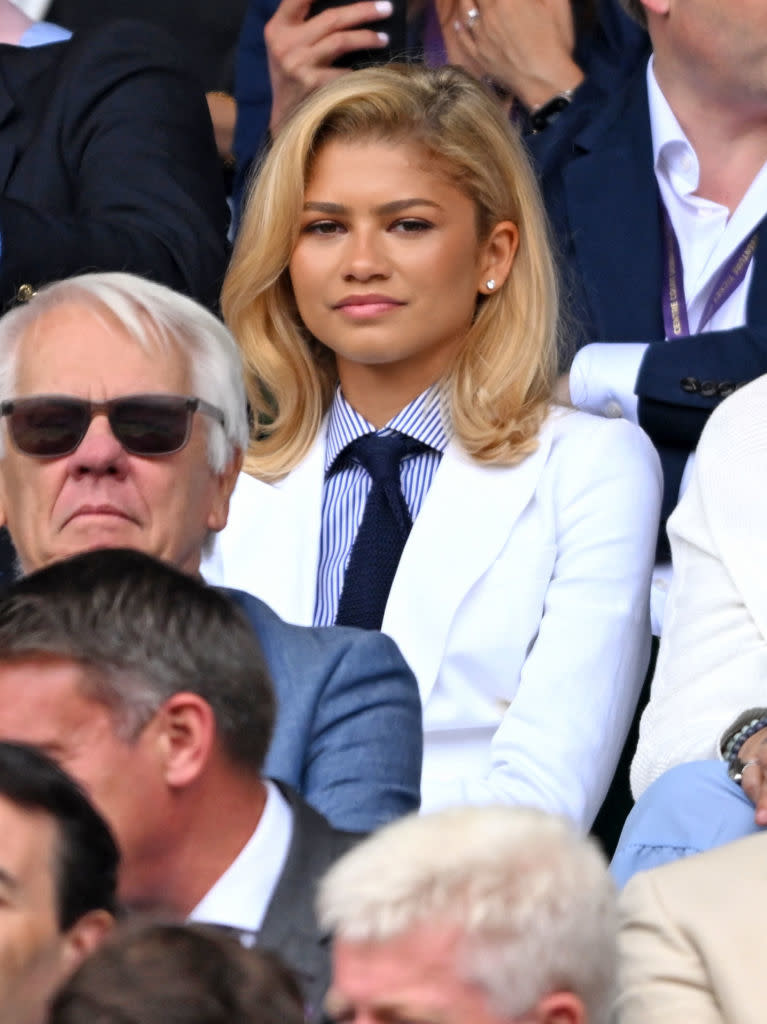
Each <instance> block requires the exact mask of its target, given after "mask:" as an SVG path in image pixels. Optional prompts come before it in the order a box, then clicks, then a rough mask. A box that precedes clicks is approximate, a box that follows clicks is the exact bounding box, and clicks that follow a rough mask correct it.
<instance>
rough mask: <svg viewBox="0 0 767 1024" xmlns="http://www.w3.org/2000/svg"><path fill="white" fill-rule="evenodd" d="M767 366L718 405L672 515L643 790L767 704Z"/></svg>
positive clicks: (638, 787) (637, 775)
mask: <svg viewBox="0 0 767 1024" xmlns="http://www.w3.org/2000/svg"><path fill="white" fill-rule="evenodd" d="M765 481H767V378H765V377H763V378H761V379H760V380H757V381H755V382H754V383H753V384H751V385H750V386H749V387H747V388H744V389H743V390H741V391H738V392H737V393H736V394H735V395H733V396H732V397H731V398H729V399H727V401H726V402H725V403H724V404H723V405H722V407H721V408H720V409H718V410H717V411H716V412H715V413H714V415H713V416H712V417H711V420H710V421H709V424H708V426H707V427H706V429H705V431H704V432H703V436H702V437H701V442H700V445H699V447H698V451H697V454H696V459H695V464H694V468H693V472H692V476H691V480H690V484H689V486H688V488H687V491H686V492H685V494H684V496H683V498H682V500H681V501H680V503H679V506H678V507H677V509H676V511H675V512H674V514H673V515H672V517H671V519H670V520H669V528H668V529H669V537H670V539H671V552H672V557H673V562H674V576H673V580H672V583H671V588H670V590H669V595H668V600H667V604H666V614H665V618H664V622H663V636H662V639H661V646H660V651H659V654H658V663H657V667H656V670H655V676H654V677H653V682H652V689H651V692H650V701H649V703H648V705H647V708H646V709H645V712H644V714H643V716H642V720H641V723H640V731H639V743H638V746H637V752H636V755H635V757H634V761H633V763H632V766H631V785H632V791H633V793H634V797H635V798H637V797H639V796H640V794H641V793H642V792H643V791H644V790H645V788H646V787H647V786H648V785H649V784H650V783H651V782H652V781H653V780H654V779H656V778H657V777H658V776H659V775H661V774H662V773H663V772H664V771H666V770H667V769H668V768H670V767H671V766H672V765H676V764H680V763H682V762H685V761H693V760H698V759H704V758H713V757H717V756H718V740H719V736H720V735H721V733H722V732H723V731H724V730H725V729H726V728H727V727H728V726H729V725H730V723H731V722H732V721H733V720H734V719H735V718H736V717H737V716H738V715H739V714H741V713H742V712H743V711H745V710H746V709H748V708H753V707H761V706H764V705H765V704H767V682H766V681H767V593H766V592H765V588H764V583H763V578H762V567H763V566H764V565H765V563H767V531H765V528H764V521H765V511H766V507H767V491H766V490H765Z"/></svg>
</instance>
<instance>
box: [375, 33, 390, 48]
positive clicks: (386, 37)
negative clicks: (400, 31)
mask: <svg viewBox="0 0 767 1024" xmlns="http://www.w3.org/2000/svg"><path fill="white" fill-rule="evenodd" d="M376 35H377V36H378V38H379V39H380V40H381V43H382V44H383V45H384V46H386V44H387V43H388V42H389V33H388V32H376Z"/></svg>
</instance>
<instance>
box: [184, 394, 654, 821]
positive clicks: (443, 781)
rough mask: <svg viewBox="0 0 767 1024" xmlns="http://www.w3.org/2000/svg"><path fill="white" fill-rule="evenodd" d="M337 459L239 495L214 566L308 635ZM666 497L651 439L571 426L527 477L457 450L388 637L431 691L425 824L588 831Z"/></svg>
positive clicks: (641, 666)
mask: <svg viewBox="0 0 767 1024" xmlns="http://www.w3.org/2000/svg"><path fill="white" fill-rule="evenodd" d="M324 450H325V436H324V430H323V431H322V432H321V434H320V436H319V437H318V438H317V441H316V443H315V444H314V446H313V448H312V450H311V451H310V452H309V454H308V456H307V457H306V459H305V460H304V461H303V462H302V463H301V465H299V466H298V467H297V468H296V469H295V470H293V471H292V472H291V473H290V474H289V475H288V476H287V477H285V478H284V479H283V480H282V481H280V482H279V483H277V484H265V483H263V482H261V481H258V480H254V479H252V478H250V477H246V476H243V477H241V479H240V480H239V482H238V484H237V488H236V490H235V493H234V496H233V500H232V507H231V511H230V517H229V522H228V524H227V526H226V528H225V529H224V531H223V532H222V533H221V534H219V535H218V537H217V539H216V543H215V547H214V549H213V551H212V552H211V554H210V555H209V556H208V558H207V559H206V561H205V562H204V563H203V574H204V575H205V577H206V578H207V579H208V580H209V581H210V582H212V583H215V584H219V585H225V586H230V587H237V588H240V589H243V590H248V591H250V592H251V593H253V594H255V595H256V596H258V597H260V598H261V599H262V600H264V601H266V602H267V603H268V604H270V605H271V606H272V608H274V610H275V611H276V612H278V614H280V615H281V616H283V618H285V619H288V620H289V621H291V622H296V623H301V624H305V625H309V624H311V622H312V617H313V612H314V599H315V588H316V576H317V563H318V556H319V536H320V515H321V505H322V488H323V476H324ZM661 487H662V483H661V473H660V466H659V462H658V458H657V456H656V453H655V450H654V449H653V447H652V445H651V443H650V442H649V440H648V438H647V437H646V435H645V434H644V433H643V432H642V431H641V430H640V429H639V428H638V427H636V426H634V425H633V424H630V423H628V422H626V421H623V420H603V419H598V418H596V417H593V416H589V415H587V414H585V413H580V412H575V411H573V410H557V411H555V412H553V413H552V414H551V415H550V416H549V418H548V420H547V422H546V423H545V425H544V427H543V430H542V432H541V436H540V443H539V446H538V448H537V450H536V451H535V452H534V453H533V454H532V455H530V456H529V457H528V458H526V459H525V460H524V461H523V462H522V463H521V464H520V465H518V466H514V467H489V466H485V465H482V464H481V463H479V462H477V461H475V460H473V459H471V458H469V457H468V456H467V455H466V454H465V453H464V452H463V451H462V449H461V448H460V447H459V445H458V444H456V443H451V444H450V445H449V446H448V448H447V450H446V451H445V454H444V456H443V459H442V462H441V464H440V466H439V469H438V470H437V473H436V475H435V477H434V480H433V483H432V486H431V488H430V490H429V493H428V494H427V496H426V498H425V499H424V502H423V505H422V507H421V511H420V513H419V515H418V517H417V518H416V521H415V523H414V524H413V529H412V531H411V534H410V537H409V538H408V541H407V544H406V545H405V550H404V552H403V554H402V560H401V562H400V564H399V568H398V570H397V574H396V577H395V579H394V583H393V585H392V589H391V593H390V595H389V600H388V603H387V606H386V612H385V615H384V620H383V626H382V628H383V631H384V632H386V633H388V634H389V635H390V636H392V637H393V638H394V640H395V641H396V642H397V643H398V645H399V646H400V648H401V650H402V652H403V654H404V655H405V658H406V659H407V660H408V662H409V663H410V665H411V667H412V668H413V671H414V672H415V675H416V678H417V679H418V684H419V689H420V693H421V699H422V703H423V709H424V746H425V752H424V765H423V780H422V807H423V809H427V810H428V809H433V808H435V807H437V806H441V805H443V804H447V803H457V802H489V801H505V802H518V803H529V804H534V805H537V806H539V807H543V808H545V809H547V810H550V811H555V812H560V813H564V814H568V815H569V816H571V817H572V818H573V819H574V820H575V821H576V822H578V823H580V824H581V825H582V826H583V827H584V828H587V827H588V826H589V825H590V824H591V822H592V820H593V818H594V816H595V814H596V812H597V810H598V809H599V806H600V803H601V801H602V799H603V797H604V794H605V792H606V790H607V787H608V785H609V783H610V779H611V777H612V774H613V771H614V768H615V764H616V762H617V758H618V756H619V753H620V750H621V746H622V744H623V741H624V738H625V734H626V731H627V729H628V726H629V722H630V719H631V716H632V713H633V709H634V706H635V703H636V699H637V695H638V692H639V688H640V686H641V683H642V679H643V676H644V672H645V670H646V667H647V659H648V652H649V641H650V629H649V613H648V595H649V583H650V573H651V570H652V564H653V556H654V551H655V538H656V531H657V526H658V515H659V507H660V497H661ZM396 741H397V740H396V737H392V742H393V743H396Z"/></svg>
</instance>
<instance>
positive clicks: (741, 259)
mask: <svg viewBox="0 0 767 1024" xmlns="http://www.w3.org/2000/svg"><path fill="white" fill-rule="evenodd" d="M660 211H661V227H662V232H663V296H662V300H663V326H664V328H665V331H666V337H667V338H683V337H688V336H689V334H690V326H689V323H688V319H687V300H686V298H685V294H684V274H683V269H682V256H681V253H680V252H679V242H678V241H677V237H676V233H675V231H674V227H673V225H672V223H671V218H670V217H669V215H668V210H667V209H666V207H665V206H664V205H663V201H662V200H661V202H660ZM758 240H759V232H758V231H755V232H754V233H753V234H752V235H751V237H750V238H747V239H746V241H745V242H743V244H742V245H741V246H739V247H738V248H737V249H736V250H735V252H734V253H733V254H732V255H731V256H730V257H729V259H727V260H726V262H725V264H724V266H723V267H722V269H721V270H720V271H719V274H718V276H717V278H716V281H715V282H714V287H713V289H712V291H711V294H710V295H709V297H708V301H707V302H706V305H705V307H704V309H703V313H702V315H701V318H700V323H699V325H698V333H700V332H701V331H702V330H703V328H704V327H705V326H706V324H707V323H708V322H709V320H710V319H711V317H712V316H713V315H714V313H716V312H717V310H718V309H720V308H721V307H722V306H723V305H724V303H725V302H726V301H727V299H729V297H730V296H731V295H732V293H733V292H734V291H735V289H736V288H737V287H738V286H739V285H740V284H741V283H742V281H743V279H744V277H745V276H746V271H747V270H748V266H749V264H750V262H751V257H752V256H753V255H754V250H755V249H756V243H757V241H758Z"/></svg>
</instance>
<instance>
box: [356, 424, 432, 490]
mask: <svg viewBox="0 0 767 1024" xmlns="http://www.w3.org/2000/svg"><path fill="white" fill-rule="evenodd" d="M427 448H428V445H425V444H423V443H422V442H421V441H416V440H415V438H413V437H407V436H406V435H405V434H397V433H394V434H363V435H362V437H358V438H355V440H354V441H350V442H349V444H348V445H347V446H346V447H345V448H344V450H343V451H342V452H341V458H342V459H343V460H344V461H347V460H351V461H354V462H358V463H359V464H360V465H361V466H363V467H364V468H365V469H366V470H367V472H368V473H369V474H370V478H371V480H373V482H374V483H384V482H385V481H387V480H398V479H399V467H400V463H401V462H402V460H403V459H404V458H405V457H406V456H407V455H414V454H416V453H417V452H422V451H426V450H427Z"/></svg>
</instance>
